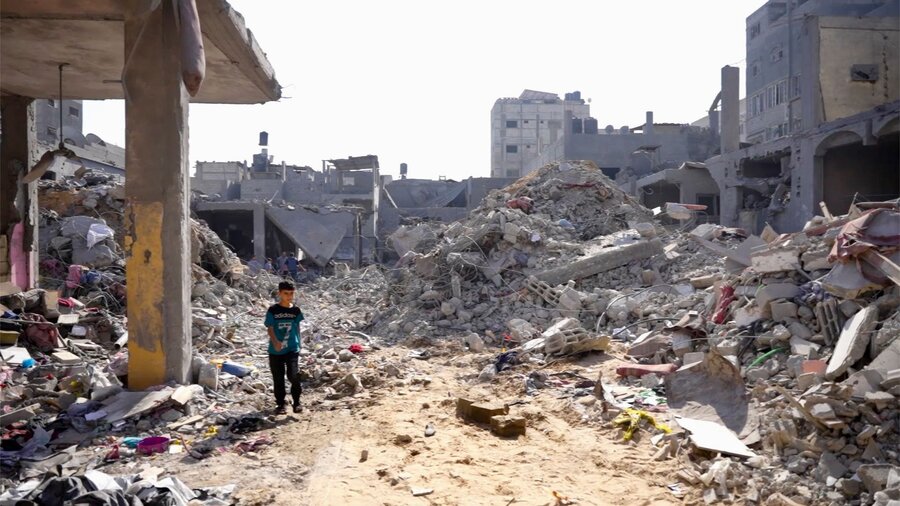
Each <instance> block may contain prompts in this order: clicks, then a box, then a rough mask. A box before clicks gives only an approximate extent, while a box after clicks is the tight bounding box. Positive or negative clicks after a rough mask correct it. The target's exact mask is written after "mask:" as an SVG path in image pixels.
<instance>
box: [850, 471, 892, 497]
mask: <svg viewBox="0 0 900 506" xmlns="http://www.w3.org/2000/svg"><path fill="white" fill-rule="evenodd" d="M891 469H897V468H896V467H895V466H892V465H890V464H864V465H862V466H860V467H859V469H858V470H857V471H856V474H857V475H858V476H859V478H860V479H861V480H862V482H863V484H864V485H865V486H866V490H868V491H869V493H870V494H874V493H875V492H878V491H880V490H884V488H885V486H887V481H888V475H889V474H890V472H891Z"/></svg>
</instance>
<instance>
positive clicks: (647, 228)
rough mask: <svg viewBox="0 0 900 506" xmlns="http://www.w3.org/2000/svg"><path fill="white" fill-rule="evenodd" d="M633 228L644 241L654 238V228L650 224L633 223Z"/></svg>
mask: <svg viewBox="0 0 900 506" xmlns="http://www.w3.org/2000/svg"><path fill="white" fill-rule="evenodd" d="M633 228H634V229H635V230H637V233H638V234H640V235H641V237H643V238H645V239H653V238H654V237H656V227H654V226H653V224H652V223H635V224H634V227H633Z"/></svg>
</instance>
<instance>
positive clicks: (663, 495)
mask: <svg viewBox="0 0 900 506" xmlns="http://www.w3.org/2000/svg"><path fill="white" fill-rule="evenodd" d="M406 353H407V350H405V349H402V348H393V349H389V350H382V351H378V352H374V353H373V354H372V356H370V357H369V360H370V361H371V362H372V363H374V361H375V360H376V359H379V358H389V359H390V360H392V361H395V362H399V361H401V360H404V358H403V357H404V356H405V355H406ZM471 360H472V357H471V356H470V357H465V358H462V359H459V358H453V359H448V358H447V357H435V358H432V359H431V360H429V361H418V360H412V361H409V362H406V363H405V364H404V365H403V367H402V368H401V369H402V370H404V371H405V373H406V376H405V379H402V380H400V379H394V380H389V382H388V383H386V384H384V385H382V386H380V387H376V388H372V389H370V390H367V391H366V392H364V393H362V394H358V395H357V396H355V397H354V398H353V400H352V401H350V403H349V404H350V405H349V407H347V404H348V403H347V402H346V401H347V399H344V400H340V401H322V400H320V399H317V398H316V397H317V393H315V392H313V393H310V394H309V395H307V394H304V396H305V397H304V399H305V402H306V403H307V404H312V406H311V409H309V410H307V411H305V412H304V413H302V414H300V415H288V416H287V417H285V418H284V419H283V420H281V421H282V422H284V423H282V424H281V425H280V426H279V427H277V428H275V429H272V430H269V431H265V432H263V433H256V434H254V436H257V435H259V434H268V435H269V436H271V437H272V438H273V439H274V440H275V443H274V444H273V445H272V446H269V447H266V448H265V449H263V450H262V451H260V452H259V453H257V454H250V455H245V456H238V455H236V454H235V453H233V452H227V453H223V454H221V455H216V456H214V457H211V458H209V459H206V460H203V461H199V462H197V461H193V459H190V458H181V459H178V458H175V457H176V455H164V456H159V457H158V460H156V461H154V462H153V464H154V465H156V466H159V467H163V468H164V469H166V470H167V471H168V472H173V473H176V474H177V475H178V476H179V477H180V478H181V479H182V480H183V481H184V482H185V483H187V484H189V485H191V486H213V485H224V484H228V483H234V484H236V485H237V492H236V496H237V497H238V498H239V499H240V500H241V504H250V505H254V504H258V505H300V504H309V505H357V504H358V505H373V504H378V505H405V504H423V505H425V504H437V505H466V506H469V505H512V504H518V505H551V504H557V500H556V499H554V495H553V493H554V491H555V492H557V493H558V494H560V495H561V496H564V497H566V498H568V500H569V501H571V503H572V504H581V505H585V504H589V505H607V504H608V505H619V504H621V505H625V504H627V505H629V506H641V505H662V504H682V501H680V500H678V499H676V498H675V497H674V496H673V495H672V494H671V493H670V492H669V491H668V490H667V488H666V484H667V483H672V482H673V481H675V480H673V479H671V478H672V473H673V472H674V470H675V469H676V468H675V465H676V464H675V462H674V461H667V462H656V461H654V460H653V457H652V453H653V451H654V450H653V448H652V446H651V445H650V444H649V442H648V441H646V440H644V441H643V442H638V443H630V444H629V443H623V442H620V440H618V439H617V437H618V436H617V431H616V430H614V429H612V428H609V427H608V426H606V427H604V426H603V425H601V423H600V422H588V421H585V420H583V419H582V414H580V413H579V409H581V410H582V411H583V410H584V408H585V406H584V405H583V404H582V403H578V402H577V401H573V400H572V399H571V398H563V399H557V398H554V391H553V390H549V389H548V390H542V391H541V393H540V394H539V395H537V396H533V397H529V396H525V395H524V393H523V392H522V390H523V389H522V387H521V385H522V379H521V377H519V378H516V377H515V375H504V376H501V379H500V380H499V382H498V384H494V385H490V386H487V387H485V386H475V387H473V386H470V385H469V384H468V382H466V381H464V378H465V377H466V376H467V375H468V376H470V375H471V374H472V371H473V367H474V366H473V365H472V364H471ZM593 362H594V363H590V362H587V363H584V364H558V365H557V366H555V367H558V368H559V370H571V369H573V368H580V369H579V371H580V373H581V374H583V375H585V376H587V375H590V374H593V375H594V377H596V372H597V371H598V370H600V369H610V370H611V367H612V365H611V362H598V361H597V360H594V361H593ZM476 370H477V369H476ZM411 378H419V380H416V381H410V379H411ZM422 378H428V379H430V383H428V384H411V383H418V382H419V381H421V379H422ZM492 392H493V393H492ZM498 392H499V393H498ZM460 395H464V396H466V397H470V398H496V399H498V400H501V401H504V402H514V401H525V403H524V404H519V405H516V406H514V407H513V408H512V410H511V413H513V414H516V413H518V414H520V415H523V416H525V417H526V418H527V419H528V423H529V427H528V433H527V435H526V436H524V437H520V438H518V439H502V438H498V437H496V436H494V435H492V434H491V433H490V432H489V431H488V430H485V429H484V428H481V427H478V426H475V425H470V424H467V423H465V422H463V421H462V420H460V419H458V418H457V417H456V416H455V399H456V397H457V396H460ZM583 399H584V398H583ZM582 402H584V401H582ZM588 402H590V401H588ZM589 409H590V408H589ZM429 422H430V423H433V424H434V425H435V427H436V429H437V433H436V434H435V435H434V436H433V437H425V436H424V430H425V425H426V424H427V423H429ZM404 435H405V436H410V437H411V439H412V441H411V442H409V443H405V444H403V443H398V442H397V441H396V439H397V436H404ZM364 451H366V452H367V454H368V457H367V459H366V460H365V461H364V462H361V455H362V453H363V452H364ZM411 488H425V489H433V493H431V494H430V495H427V496H423V497H413V495H412V493H411ZM559 504H566V503H565V502H560V503H559Z"/></svg>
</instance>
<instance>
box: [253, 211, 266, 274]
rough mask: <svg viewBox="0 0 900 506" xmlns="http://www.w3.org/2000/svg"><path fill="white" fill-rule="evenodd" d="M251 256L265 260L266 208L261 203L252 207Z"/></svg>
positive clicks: (261, 260)
mask: <svg viewBox="0 0 900 506" xmlns="http://www.w3.org/2000/svg"><path fill="white" fill-rule="evenodd" d="M253 256H255V257H256V259H257V260H259V261H260V262H263V263H265V261H266V208H265V207H263V206H262V205H257V206H254V207H253Z"/></svg>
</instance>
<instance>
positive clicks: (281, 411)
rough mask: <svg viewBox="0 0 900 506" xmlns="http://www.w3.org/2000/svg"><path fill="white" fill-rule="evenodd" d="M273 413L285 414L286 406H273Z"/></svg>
mask: <svg viewBox="0 0 900 506" xmlns="http://www.w3.org/2000/svg"><path fill="white" fill-rule="evenodd" d="M275 414H276V415H286V414H287V407H285V406H278V407H277V408H275Z"/></svg>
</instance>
